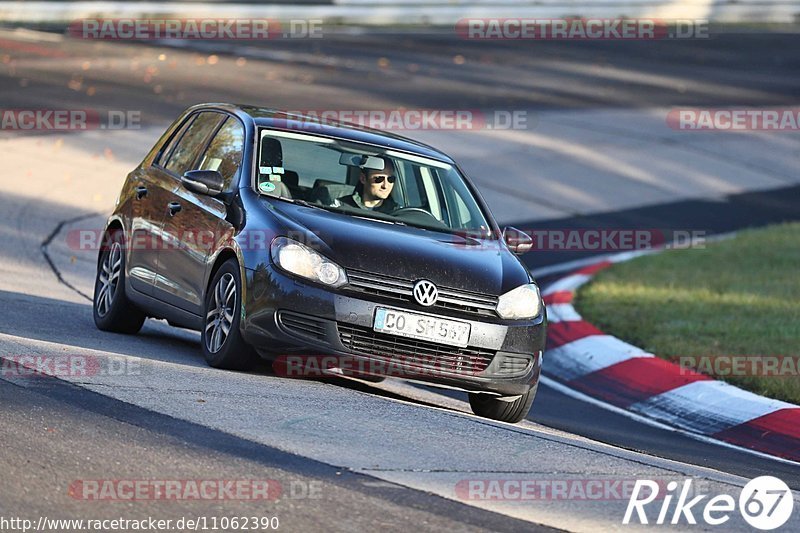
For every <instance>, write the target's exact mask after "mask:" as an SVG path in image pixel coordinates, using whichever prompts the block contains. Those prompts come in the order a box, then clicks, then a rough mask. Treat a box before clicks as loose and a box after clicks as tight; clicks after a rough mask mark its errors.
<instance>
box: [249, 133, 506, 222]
mask: <svg viewBox="0 0 800 533" xmlns="http://www.w3.org/2000/svg"><path fill="white" fill-rule="evenodd" d="M257 170H258V178H257V183H256V187H257V189H258V192H259V193H260V194H262V195H266V196H272V197H276V198H280V199H283V200H287V201H294V202H296V203H303V204H309V205H312V206H315V207H320V208H323V209H327V210H329V211H334V212H337V213H341V214H342V215H345V216H358V217H367V218H374V219H379V220H384V221H389V222H395V223H402V224H406V225H409V226H417V227H422V228H425V229H430V230H436V231H443V232H447V233H455V232H465V233H469V234H471V235H474V236H481V237H491V227H490V226H489V223H488V222H487V220H486V216H485V215H484V214H483V212H482V211H481V208H480V207H479V205H478V203H477V202H476V201H475V198H474V197H473V195H472V193H471V192H470V189H469V188H468V187H467V185H466V183H465V182H464V180H463V178H462V177H461V175H460V174H459V172H458V171H457V170H456V169H455V168H454V167H453V165H450V164H448V163H444V162H441V161H437V160H434V159H429V158H426V157H421V156H417V155H411V154H406V153H404V152H400V151H395V150H392V149H386V148H381V147H375V146H372V145H366V144H360V143H354V142H350V141H345V140H341V139H332V138H328V137H321V136H315V135H308V134H303V133H294V132H285V131H275V130H266V129H264V130H261V132H260V136H259V161H258V169H257Z"/></svg>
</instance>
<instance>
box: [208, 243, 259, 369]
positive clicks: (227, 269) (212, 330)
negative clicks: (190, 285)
mask: <svg viewBox="0 0 800 533" xmlns="http://www.w3.org/2000/svg"><path fill="white" fill-rule="evenodd" d="M241 309H242V279H241V274H240V272H239V263H237V262H236V259H228V260H227V261H225V262H224V263H223V264H222V266H220V267H219V269H218V270H217V272H216V273H215V274H214V277H213V279H212V280H211V284H210V285H209V289H208V291H207V294H206V299H205V305H204V306H203V321H204V322H203V330H202V332H201V344H202V350H203V357H205V359H206V362H208V364H209V365H210V366H213V367H214V368H224V369H226V370H250V369H251V368H253V367H254V366H255V364H256V363H258V361H259V359H260V358H259V357H258V355H257V354H256V352H255V350H253V348H252V347H251V346H250V345H249V344H247V343H246V342H244V339H242V333H241V331H239V324H240V323H241V316H242V312H241Z"/></svg>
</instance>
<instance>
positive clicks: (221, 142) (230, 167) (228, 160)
mask: <svg viewBox="0 0 800 533" xmlns="http://www.w3.org/2000/svg"><path fill="white" fill-rule="evenodd" d="M243 150H244V126H242V123H241V122H239V121H238V120H236V119H235V118H233V117H228V120H226V121H225V124H223V125H222V127H221V128H220V130H219V131H218V132H217V134H216V135H215V136H214V140H212V141H211V144H210V145H209V146H208V150H206V153H205V154H203V159H202V161H200V166H199V167H198V168H199V170H216V171H218V172H219V173H220V174H222V177H223V178H224V179H225V189H224V190H228V188H229V186H230V184H231V181H232V180H233V177H234V176H235V175H236V172H238V170H239V165H241V163H242V151H243Z"/></svg>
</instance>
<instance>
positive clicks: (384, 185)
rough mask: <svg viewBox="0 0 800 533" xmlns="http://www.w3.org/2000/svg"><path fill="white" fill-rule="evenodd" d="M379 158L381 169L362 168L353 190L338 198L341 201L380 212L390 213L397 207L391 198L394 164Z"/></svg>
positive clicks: (387, 159)
mask: <svg viewBox="0 0 800 533" xmlns="http://www.w3.org/2000/svg"><path fill="white" fill-rule="evenodd" d="M381 159H383V170H373V169H366V168H362V169H361V177H360V178H359V183H358V185H356V190H355V192H353V194H351V195H349V196H343V197H341V198H339V201H340V202H341V203H343V204H347V205H349V206H351V207H358V208H361V209H368V210H371V211H378V212H380V213H391V212H392V211H395V210H396V209H397V208H398V207H399V206H398V205H397V202H395V201H394V200H392V198H391V194H392V189H393V188H394V182H395V179H396V177H395V174H394V165H393V164H392V161H391V159H389V158H386V157H383V158H381Z"/></svg>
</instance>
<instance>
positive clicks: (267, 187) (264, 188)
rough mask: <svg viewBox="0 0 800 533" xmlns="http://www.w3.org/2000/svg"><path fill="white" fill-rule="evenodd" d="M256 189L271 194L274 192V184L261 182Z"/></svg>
mask: <svg viewBox="0 0 800 533" xmlns="http://www.w3.org/2000/svg"><path fill="white" fill-rule="evenodd" d="M258 188H259V189H260V190H261V192H272V191H274V190H275V184H274V183H270V182H268V181H262V182H261V183H260V184H259V185H258Z"/></svg>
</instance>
